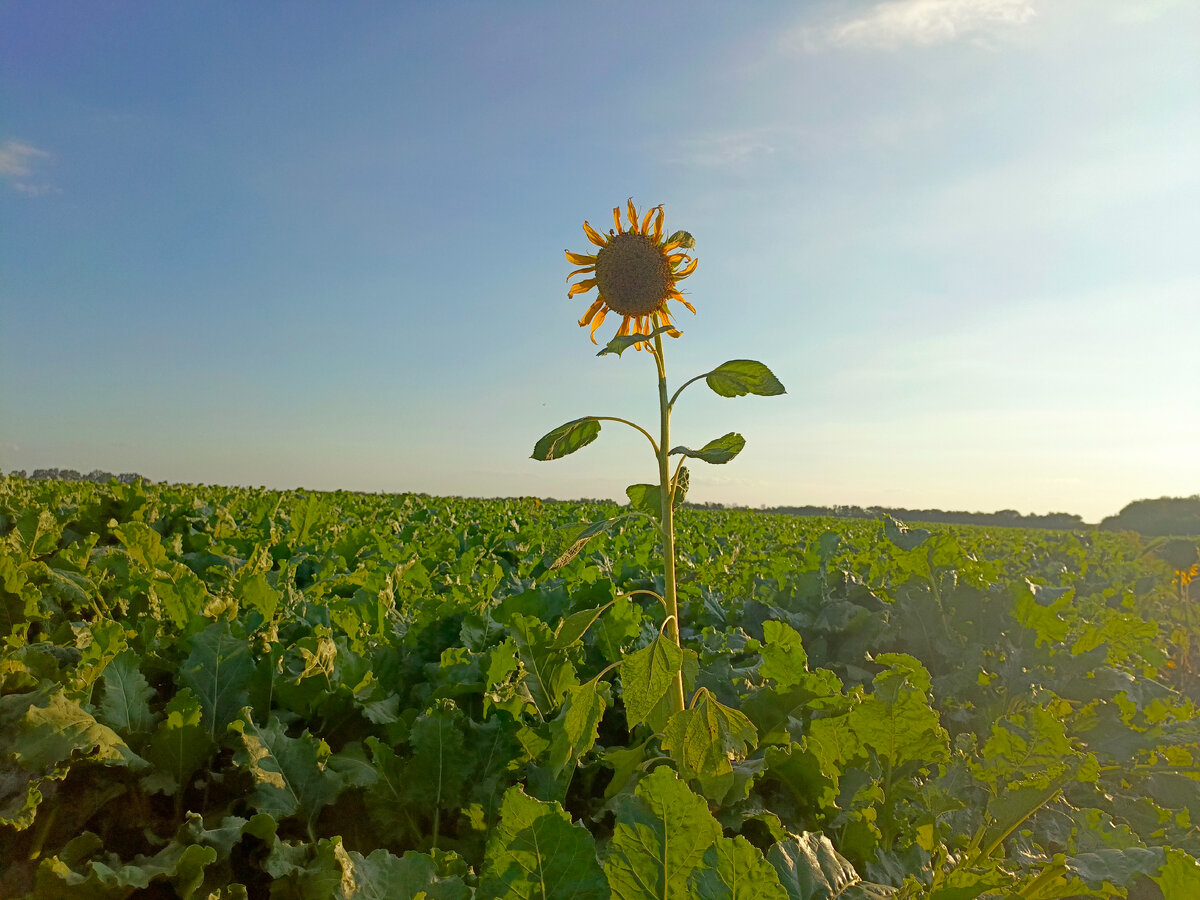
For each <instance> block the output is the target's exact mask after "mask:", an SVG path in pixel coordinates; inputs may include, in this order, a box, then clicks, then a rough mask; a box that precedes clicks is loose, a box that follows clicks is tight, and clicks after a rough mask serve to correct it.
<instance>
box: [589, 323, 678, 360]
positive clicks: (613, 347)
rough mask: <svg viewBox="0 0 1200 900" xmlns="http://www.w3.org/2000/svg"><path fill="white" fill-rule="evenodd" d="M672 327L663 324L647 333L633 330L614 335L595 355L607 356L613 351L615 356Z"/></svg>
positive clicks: (650, 339) (652, 338) (651, 339)
mask: <svg viewBox="0 0 1200 900" xmlns="http://www.w3.org/2000/svg"><path fill="white" fill-rule="evenodd" d="M673 328H674V326H672V325H663V326H661V327H659V328H655V329H654V330H653V331H651V332H650V333H649V334H642V333H639V332H635V333H633V334H623V335H620V336H619V337H615V338H613V339H612V340H611V341H609V342H608V343H607V344H606V345H605V346H604V349H603V350H601V351H600V352H599V353H597V354H596V355H597V356H607V355H608V354H610V353H615V354H616V355H617V356H620V355H621V354H622V353H624V352H625V351H626V350H628V349H629V348H630V347H632V346H633V345H634V344H640V343H642V342H648V341H653V340H654V339H655V338H656V337H657V336H658V335H660V334H665V333H666V332H668V331H671V330H672V329H673Z"/></svg>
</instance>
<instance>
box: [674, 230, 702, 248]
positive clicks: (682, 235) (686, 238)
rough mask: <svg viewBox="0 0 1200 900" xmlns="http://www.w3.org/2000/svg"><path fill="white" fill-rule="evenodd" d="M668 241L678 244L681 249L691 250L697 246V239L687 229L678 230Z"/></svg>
mask: <svg viewBox="0 0 1200 900" xmlns="http://www.w3.org/2000/svg"><path fill="white" fill-rule="evenodd" d="M667 243H668V244H678V245H679V249H681V250H691V249H692V248H693V247H695V246H696V239H695V238H694V237H692V236H691V234H689V233H688V232H686V231H677V232H675V233H674V234H673V235H671V236H670V237H669V238H667Z"/></svg>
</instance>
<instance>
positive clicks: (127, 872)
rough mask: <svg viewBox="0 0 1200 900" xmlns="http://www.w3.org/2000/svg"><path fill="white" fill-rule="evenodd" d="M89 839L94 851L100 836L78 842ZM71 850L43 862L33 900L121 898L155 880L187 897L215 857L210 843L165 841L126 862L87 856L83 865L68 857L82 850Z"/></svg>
mask: <svg viewBox="0 0 1200 900" xmlns="http://www.w3.org/2000/svg"><path fill="white" fill-rule="evenodd" d="M89 838H90V839H93V841H92V843H93V845H94V846H95V847H96V848H97V849H98V848H99V846H100V842H99V838H96V836H95V835H92V834H85V835H82V836H81V837H80V838H77V839H76V842H82V841H87V840H88V839H89ZM73 843H75V842H73ZM71 849H73V848H70V847H68V848H66V849H65V851H64V852H63V853H61V854H59V855H57V856H53V857H50V858H49V859H46V860H43V861H42V863H41V865H40V866H39V867H38V871H37V889H36V890H35V891H34V893H33V895H32V900H108V898H113V900H124V898H126V897H129V896H131V895H132V894H133V893H134V892H135V891H137V890H139V889H144V888H149V887H150V884H151V883H152V882H156V881H167V882H169V883H170V884H172V885H173V886H174V888H175V890H174V891H173V892H172V894H173V895H174V896H178V897H185V898H191V897H193V896H195V891H196V890H197V889H198V888H199V887H200V884H201V882H202V881H203V880H204V869H205V867H207V866H209V865H211V864H212V863H214V862H216V859H217V851H216V850H215V849H213V848H212V847H202V846H200V845H199V844H191V845H184V844H181V843H178V842H172V843H170V844H168V845H167V846H166V847H164V848H163V849H162V850H160V851H159V852H158V853H156V854H155V855H154V856H149V857H147V856H136V857H134V858H133V860H131V861H130V862H128V863H123V862H122V861H121V860H119V859H117V858H114V857H112V856H109V857H108V859H107V860H106V861H105V862H101V861H99V860H90V861H88V862H87V863H86V864H82V862H81V861H75V860H74V859H72V857H73V856H79V855H81V851H82V848H80V850H77V851H76V852H75V853H72V852H70V850H71ZM84 852H85V851H84ZM93 852H94V851H93ZM89 855H90V854H89Z"/></svg>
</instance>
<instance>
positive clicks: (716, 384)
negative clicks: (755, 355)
mask: <svg viewBox="0 0 1200 900" xmlns="http://www.w3.org/2000/svg"><path fill="white" fill-rule="evenodd" d="M704 380H705V381H707V382H708V386H709V387H710V388H712V389H713V391H715V392H716V393H718V394H720V395H721V396H722V397H743V396H745V395H746V394H757V395H758V396H760V397H773V396H776V395H778V394H786V393H787V391H786V390H785V389H784V387H783V385H782V384H781V383H780V382H779V379H778V378H776V377H775V375H774V374H773V373H772V372H771V370H770V369H768V368H767V367H766V366H764V365H763V364H762V363H760V362H758V361H757V360H753V359H731V360H729V362H724V363H721V365H719V366H717V367H716V368H715V369H713V370H712V371H711V372H709V373H708V375H706V376H705V379H704Z"/></svg>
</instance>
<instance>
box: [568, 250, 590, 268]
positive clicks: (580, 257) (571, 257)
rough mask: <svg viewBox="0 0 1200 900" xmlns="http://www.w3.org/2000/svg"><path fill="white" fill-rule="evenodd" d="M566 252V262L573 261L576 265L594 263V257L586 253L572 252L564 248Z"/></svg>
mask: <svg viewBox="0 0 1200 900" xmlns="http://www.w3.org/2000/svg"><path fill="white" fill-rule="evenodd" d="M563 252H564V253H566V254H567V262H569V263H574V264H575V265H577V266H590V265H593V264H595V262H596V257H594V256H589V255H588V254H586V253H572V252H571V251H570V250H564V251H563Z"/></svg>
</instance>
